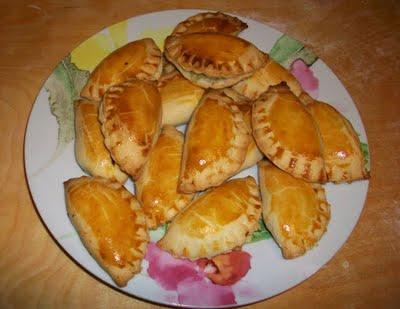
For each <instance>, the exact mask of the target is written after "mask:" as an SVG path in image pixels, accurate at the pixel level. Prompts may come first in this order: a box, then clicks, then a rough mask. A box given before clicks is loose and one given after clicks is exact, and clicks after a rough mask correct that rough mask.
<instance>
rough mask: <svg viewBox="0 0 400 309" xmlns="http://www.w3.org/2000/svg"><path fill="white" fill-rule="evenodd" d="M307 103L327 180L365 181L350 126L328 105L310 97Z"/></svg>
mask: <svg viewBox="0 0 400 309" xmlns="http://www.w3.org/2000/svg"><path fill="white" fill-rule="evenodd" d="M303 101H307V100H304V99H303ZM308 102H311V103H309V104H307V109H308V110H309V112H310V113H311V115H312V116H313V118H314V120H315V122H316V123H317V126H318V128H319V132H320V134H321V138H322V144H323V157H324V160H325V169H326V173H327V176H328V180H329V181H332V182H336V183H340V182H352V181H354V180H358V179H365V178H368V177H369V173H368V171H367V170H366V168H365V159H364V156H363V153H362V150H361V145H360V140H359V138H358V136H357V134H356V132H355V130H354V128H353V126H352V125H351V123H350V122H349V121H348V120H347V119H346V118H345V117H344V116H343V115H342V114H340V113H339V112H338V111H337V110H336V109H335V108H334V107H333V106H331V105H329V104H327V103H324V102H319V101H315V100H312V98H310V97H309V99H308Z"/></svg>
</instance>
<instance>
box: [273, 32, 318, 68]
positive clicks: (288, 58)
mask: <svg viewBox="0 0 400 309" xmlns="http://www.w3.org/2000/svg"><path fill="white" fill-rule="evenodd" d="M269 55H270V56H271V58H272V59H274V60H275V61H276V62H279V63H280V64H281V65H282V66H284V67H285V68H286V69H290V66H291V65H292V63H293V62H294V61H296V60H297V59H301V60H303V61H304V63H306V64H307V65H308V66H310V65H312V64H313V63H314V62H315V61H316V60H317V59H318V57H317V56H316V55H315V54H314V53H313V52H312V51H311V50H309V49H308V48H306V47H304V45H303V44H302V43H300V42H299V41H297V40H295V39H293V38H291V37H289V36H287V35H283V36H281V37H280V38H279V39H278V40H277V41H276V42H275V44H274V46H273V47H272V49H271V51H270V52H269Z"/></svg>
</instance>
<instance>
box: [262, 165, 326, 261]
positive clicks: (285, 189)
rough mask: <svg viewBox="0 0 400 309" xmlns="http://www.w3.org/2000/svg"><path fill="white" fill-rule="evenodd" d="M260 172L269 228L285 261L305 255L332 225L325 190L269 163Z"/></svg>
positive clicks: (263, 208)
mask: <svg viewBox="0 0 400 309" xmlns="http://www.w3.org/2000/svg"><path fill="white" fill-rule="evenodd" d="M258 172H259V182H260V190H261V199H262V212H263V219H264V222H265V225H266V226H267V228H268V230H269V231H270V232H271V233H272V236H273V237H274V239H275V241H276V242H277V243H278V245H279V246H280V247H281V249H282V254H283V257H284V258H286V259H292V258H295V257H298V256H300V255H303V254H304V253H305V252H306V251H307V250H309V249H311V248H312V247H313V246H314V245H315V244H316V243H317V242H318V241H319V240H320V239H321V237H322V235H323V234H324V233H325V232H326V229H327V226H328V223H329V219H330V205H329V204H328V202H327V200H326V197H325V190H324V188H323V187H322V186H321V185H320V184H317V183H308V182H305V181H304V180H302V179H298V178H294V177H293V176H291V175H289V174H288V173H286V172H284V171H282V170H280V169H279V168H277V167H276V166H274V165H273V164H271V163H270V162H268V161H266V160H263V161H260V162H259V163H258Z"/></svg>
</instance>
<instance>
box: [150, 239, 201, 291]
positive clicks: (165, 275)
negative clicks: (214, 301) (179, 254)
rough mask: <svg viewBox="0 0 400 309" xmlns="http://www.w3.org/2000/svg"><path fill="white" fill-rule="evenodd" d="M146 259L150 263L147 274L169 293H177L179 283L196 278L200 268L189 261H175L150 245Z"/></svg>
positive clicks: (167, 254) (153, 245)
mask: <svg viewBox="0 0 400 309" xmlns="http://www.w3.org/2000/svg"><path fill="white" fill-rule="evenodd" d="M145 259H146V260H147V261H148V262H149V268H148V269H147V273H148V274H149V276H150V277H151V278H153V279H154V280H155V281H156V282H157V283H158V284H160V285H161V286H162V287H163V288H164V289H166V290H168V291H176V289H177V285H178V283H179V282H181V281H183V280H185V279H186V278H189V277H195V276H197V273H198V270H197V269H198V267H197V266H196V264H195V263H193V262H190V261H188V260H181V259H175V258H174V257H173V256H171V255H170V254H169V253H168V252H165V251H163V250H161V249H160V248H158V247H157V246H156V244H155V243H149V244H148V246H147V252H146V257H145Z"/></svg>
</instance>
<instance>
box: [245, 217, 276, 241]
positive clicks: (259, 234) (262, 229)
mask: <svg viewBox="0 0 400 309" xmlns="http://www.w3.org/2000/svg"><path fill="white" fill-rule="evenodd" d="M258 224H259V228H258V230H257V231H255V232H254V233H253V234H252V235H251V239H250V240H249V241H248V242H247V243H252V242H257V241H260V240H264V239H268V238H271V233H270V232H269V231H268V230H267V227H266V226H265V223H264V221H263V220H262V219H260V221H259V222H258Z"/></svg>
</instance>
